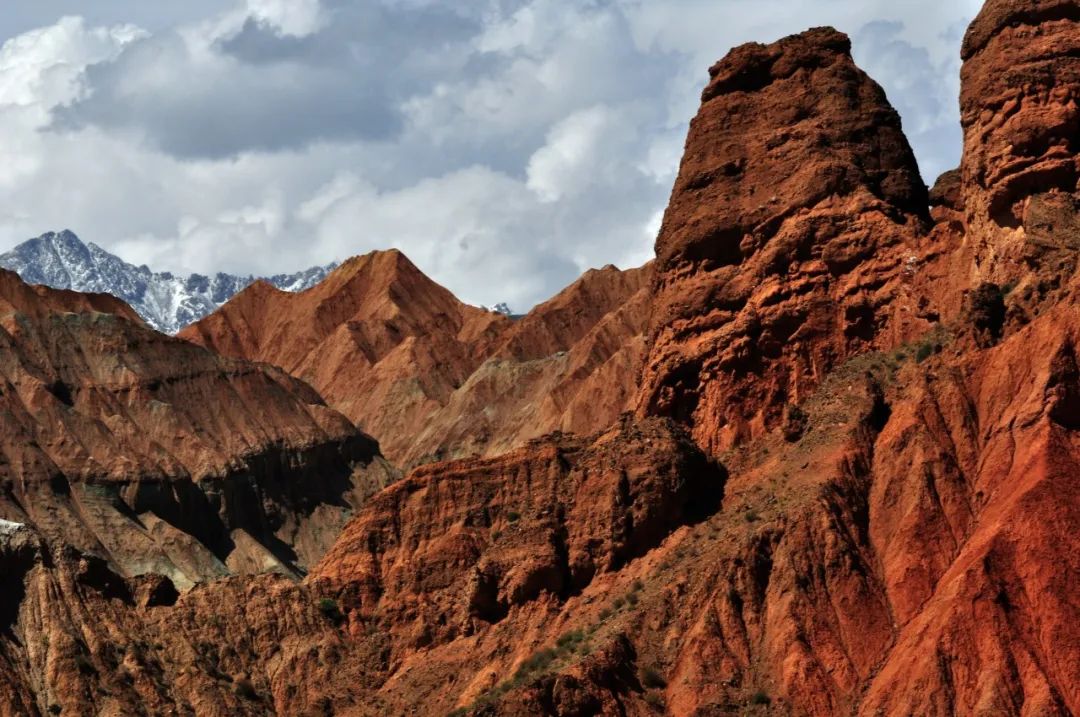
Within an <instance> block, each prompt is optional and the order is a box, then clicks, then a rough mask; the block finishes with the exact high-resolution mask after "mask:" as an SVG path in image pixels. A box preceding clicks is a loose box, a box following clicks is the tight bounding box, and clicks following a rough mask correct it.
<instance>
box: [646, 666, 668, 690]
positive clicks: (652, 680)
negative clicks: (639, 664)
mask: <svg viewBox="0 0 1080 717" xmlns="http://www.w3.org/2000/svg"><path fill="white" fill-rule="evenodd" d="M640 678H641V684H642V685H644V686H645V687H647V688H648V689H650V690H661V689H663V688H665V687H667V680H665V679H664V676H663V675H661V674H660V673H659V672H657V671H656V670H654V669H653V668H651V667H645V668H643V669H642V670H641V675H640Z"/></svg>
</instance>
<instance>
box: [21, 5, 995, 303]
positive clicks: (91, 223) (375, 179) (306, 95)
mask: <svg viewBox="0 0 1080 717" xmlns="http://www.w3.org/2000/svg"><path fill="white" fill-rule="evenodd" d="M43 2H46V5H47V4H48V3H52V4H53V5H56V4H57V3H58V0H43ZM125 3H127V7H128V8H129V10H130V12H129V13H125V11H124V8H125ZM977 4H978V3H977V2H976V1H975V0H962V1H961V2H958V3H941V2H940V1H939V0H911V2H910V3H895V2H890V3H885V2H880V1H878V0H871V1H858V0H828V2H822V3H815V4H814V5H813V6H808V5H805V4H802V3H796V2H794V1H793V0H761V1H760V2H756V3H752V4H748V3H744V2H735V1H734V0H668V1H666V2H662V3H660V2H648V1H646V0H589V1H588V2H572V1H571V0H485V1H484V2H477V3H453V4H448V3H440V2H434V1H433V0H365V1H363V2H361V1H360V0H236V1H235V2H234V3H232V4H231V5H228V6H226V7H224V8H222V4H221V3H200V4H193V5H191V6H190V8H192V9H191V10H190V11H186V14H184V15H178V14H174V13H173V11H172V10H168V11H166V10H165V9H163V10H161V15H160V16H158V15H154V14H153V13H150V12H148V10H147V8H148V5H146V4H143V3H136V2H135V0H107V1H104V0H103V4H101V5H97V4H95V5H94V6H93V8H94V9H93V12H95V13H97V14H96V15H95V16H94V17H95V20H94V21H93V22H91V21H90V20H83V19H79V18H77V17H67V18H59V19H56V20H55V21H52V22H51V24H48V25H47V26H46V27H43V28H41V29H38V30H33V31H30V32H25V33H23V34H19V35H16V36H14V37H11V38H10V39H8V40H7V42H5V43H4V45H3V46H2V47H0V137H3V139H2V140H0V188H2V189H3V192H0V244H2V245H6V246H11V245H14V244H15V243H16V242H17V241H21V240H23V239H25V238H27V237H29V236H34V235H37V234H40V233H41V232H42V231H45V230H48V229H55V228H62V227H71V228H72V229H74V230H76V231H77V232H78V233H79V234H80V235H82V236H84V238H86V239H88V240H92V241H95V242H97V243H99V244H101V245H103V246H105V247H106V248H108V249H110V250H113V251H116V252H117V253H119V254H121V255H122V256H124V257H125V258H126V259H129V260H131V261H134V262H136V263H142V262H146V263H149V264H151V265H153V266H156V267H159V268H161V269H171V270H175V271H199V272H202V273H208V272H212V271H217V270H223V271H234V272H244V273H248V272H254V273H277V272H281V271H286V270H295V269H297V268H300V267H305V266H308V265H311V264H314V263H323V262H327V261H331V260H335V259H342V258H344V257H346V256H349V255H352V254H357V253H362V252H365V251H369V250H372V249H377V248H386V247H391V246H393V247H398V248H400V249H402V250H404V251H405V252H406V253H407V254H408V255H409V256H410V257H411V258H412V259H413V260H414V261H415V262H416V263H417V264H418V265H419V266H420V267H421V268H422V269H424V270H425V271H426V272H428V273H429V274H431V275H432V276H433V277H434V278H435V279H436V280H438V281H440V282H441V283H443V284H445V285H446V286H448V287H449V288H450V289H452V290H453V291H454V292H455V293H457V294H458V295H459V296H461V297H462V298H464V299H466V300H468V301H471V302H474V303H483V304H487V305H493V304H495V303H497V302H501V301H508V302H510V304H511V305H512V306H513V307H514V308H515V309H517V310H523V309H526V308H528V307H529V306H531V305H532V304H534V303H536V302H538V301H541V300H543V299H545V298H548V297H549V296H551V295H552V294H554V293H555V292H556V291H558V290H559V289H561V288H562V287H563V286H564V285H565V284H567V283H569V282H570V281H572V280H573V279H574V278H575V277H576V276H577V275H578V274H580V273H581V272H582V271H583V270H585V269H587V268H589V267H592V266H600V265H603V264H607V263H615V264H618V265H621V266H627V267H628V266H634V265H638V264H640V263H642V262H644V261H645V260H646V259H647V258H648V257H649V256H650V255H651V247H652V243H653V240H654V238H655V233H656V231H657V229H658V227H659V223H660V217H661V216H662V212H663V208H664V205H665V204H666V202H667V198H668V195H669V194H670V191H671V183H672V181H673V179H674V176H675V172H676V170H677V167H678V161H679V158H680V155H681V153H682V147H683V141H684V138H685V134H686V127H687V123H688V121H689V119H690V117H691V116H692V115H693V113H694V112H695V111H696V109H697V104H698V102H699V96H700V91H701V87H702V85H703V84H704V82H705V80H706V79H707V75H706V69H707V67H708V66H709V65H710V64H711V63H712V62H713V61H715V60H716V59H717V58H718V57H720V56H721V55H723V54H724V53H725V52H726V51H727V50H728V49H729V48H730V47H731V46H733V45H736V44H739V43H742V42H745V41H749V40H761V41H771V40H773V39H776V38H777V37H779V36H781V35H784V34H787V33H790V32H795V31H798V30H801V29H804V28H805V27H808V26H811V25H820V24H824V23H832V24H835V25H837V26H839V27H840V28H841V29H845V30H847V31H848V32H850V33H851V34H852V36H853V40H854V47H855V54H856V59H857V60H858V61H859V62H860V63H861V64H862V65H863V66H864V67H865V68H867V69H868V70H869V71H870V72H871V74H872V75H874V76H875V78H876V79H878V80H879V81H880V82H881V83H882V85H883V86H884V87H885V89H886V91H887V93H888V94H889V97H890V99H892V101H893V102H894V104H895V105H896V106H897V107H898V109H899V110H900V111H901V114H902V115H903V118H904V123H905V128H906V129H907V131H908V133H909V136H910V137H911V140H912V142H913V144H914V146H915V148H916V151H917V153H918V155H919V159H920V163H921V165H922V168H923V171H924V173H926V174H927V175H928V177H927V178H928V180H932V178H933V175H934V173H936V172H937V171H939V170H941V169H945V168H948V167H950V166H953V165H955V163H956V162H957V160H958V158H959V150H960V147H959V138H958V130H957V124H958V119H957V106H956V105H957V102H956V93H957V89H958V82H957V79H956V78H957V74H958V69H959V64H958V59H957V56H958V48H959V42H960V34H961V32H962V30H963V28H964V26H965V24H966V22H967V21H968V19H969V18H970V17H971V16H972V15H973V14H974V12H975V11H976V10H977V7H976V6H977ZM46 5H42V6H41V7H45V6H46ZM69 5H70V6H71V7H72V8H73V9H74V10H76V11H78V10H79V9H80V7H81V5H80V4H75V3H73V2H72V3H69ZM85 11H86V12H91V9H89V8H87V9H86V10H85ZM125 18H130V19H131V20H133V21H135V20H137V21H138V26H137V25H136V24H134V23H133V22H125ZM2 27H3V25H2V22H0V28H2Z"/></svg>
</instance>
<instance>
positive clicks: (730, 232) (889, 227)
mask: <svg viewBox="0 0 1080 717" xmlns="http://www.w3.org/2000/svg"><path fill="white" fill-rule="evenodd" d="M709 74H710V76H711V81H710V83H709V85H708V87H707V88H706V89H705V91H704V92H703V94H702V105H701V110H700V111H699V113H698V115H697V117H695V118H694V120H693V122H692V123H691V125H690V133H689V136H688V138H687V142H686V152H685V155H684V157H683V162H682V166H681V168H680V170H679V176H678V179H677V180H676V183H675V188H674V190H673V192H672V196H671V202H670V204H669V206H668V209H667V212H666V214H665V216H664V222H663V225H662V227H661V230H660V236H659V238H658V239H657V242H656V254H657V260H656V261H657V265H656V270H655V271H656V279H655V293H656V297H655V300H654V308H653V314H652V320H651V321H652V323H651V333H650V351H649V355H648V359H647V363H646V367H645V373H644V377H643V381H642V382H643V385H642V394H641V400H640V404H639V410H640V411H641V412H642V413H643V414H649V415H665V416H672V417H675V418H677V419H678V420H685V421H687V422H689V423H690V424H691V425H692V426H693V431H694V436H695V438H696V439H697V440H698V441H699V443H700V444H701V445H702V446H703V447H704V448H705V449H706V450H708V451H719V450H723V449H725V448H728V447H730V446H733V445H736V444H738V443H739V442H741V441H745V440H747V439H749V438H753V437H755V436H759V435H762V434H763V433H764V432H766V431H768V430H770V429H771V428H772V427H773V426H775V425H776V424H777V422H778V420H779V419H780V417H781V415H782V413H783V410H784V407H785V406H786V405H787V404H789V403H798V402H799V401H801V400H802V398H803V397H805V396H806V395H807V394H808V393H809V392H811V391H812V390H813V389H814V387H815V386H816V385H817V384H818V383H819V382H820V380H821V378H822V377H823V376H824V375H825V374H827V373H828V371H829V370H830V369H831V368H832V367H833V366H836V365H837V364H838V363H840V362H841V361H843V360H844V359H845V358H846V357H848V356H851V355H853V354H855V353H857V352H859V351H864V350H866V349H868V348H871V347H874V346H876V345H878V344H881V343H888V342H889V341H891V340H893V339H894V337H895V335H896V334H897V332H900V333H903V334H906V333H911V332H912V331H914V330H917V328H914V327H910V326H907V325H906V324H905V325H901V326H898V327H897V326H894V327H891V329H890V327H889V326H888V321H889V318H890V317H891V316H893V315H894V314H896V313H898V312H897V311H896V310H895V308H894V306H893V304H894V302H895V300H896V298H897V295H898V294H901V293H902V292H903V282H904V280H905V270H906V268H908V267H909V265H908V264H907V263H906V262H908V260H909V259H910V258H911V257H912V256H914V255H915V254H916V242H915V239H916V237H917V236H918V235H919V234H920V233H921V231H922V229H923V225H924V222H925V221H926V220H927V218H928V217H927V203H928V202H927V193H926V188H925V186H924V185H923V184H922V180H921V179H920V178H919V173H918V169H917V167H916V165H915V159H914V156H913V155H912V152H911V149H910V147H909V146H908V143H907V140H906V139H905V138H904V135H903V133H902V132H901V129H900V118H899V116H898V115H897V114H896V112H895V110H893V109H892V107H891V106H890V105H889V103H888V101H887V100H886V98H885V94H884V92H882V90H881V88H880V87H878V85H877V84H876V83H874V82H873V80H871V79H870V78H869V77H867V76H866V75H865V74H864V73H863V72H862V71H861V70H859V69H858V68H857V67H856V66H855V64H854V62H853V61H852V59H851V55H850V42H849V40H848V38H847V37H846V36H844V35H842V34H841V33H839V32H836V31H835V30H832V29H827V28H826V29H817V30H811V31H809V32H806V33H803V34H801V35H796V36H793V37H789V38H786V39H784V40H781V41H779V42H778V43H775V44H774V45H769V46H764V45H757V44H750V45H744V46H742V47H739V48H736V49H735V50H733V51H732V52H731V54H730V55H728V56H727V57H726V58H725V59H724V60H722V61H720V62H719V63H717V64H716V65H714V66H713V67H712V68H711V69H710V71H709ZM911 314H912V315H911V316H909V317H905V321H910V322H912V323H914V324H915V326H916V327H918V326H924V325H925V324H924V323H922V322H919V321H918V320H917V319H916V318H915V317H914V315H913V314H914V312H911ZM890 331H891V333H889V332H890Z"/></svg>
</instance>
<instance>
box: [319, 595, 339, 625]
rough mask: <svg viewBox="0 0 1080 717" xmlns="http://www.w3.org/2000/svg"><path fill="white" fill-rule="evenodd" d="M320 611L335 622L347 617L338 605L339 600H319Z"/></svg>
mask: <svg viewBox="0 0 1080 717" xmlns="http://www.w3.org/2000/svg"><path fill="white" fill-rule="evenodd" d="M319 612H321V613H322V614H323V615H325V616H326V617H327V618H329V619H330V620H333V621H334V622H340V621H341V620H342V619H343V618H344V617H345V616H344V615H342V614H341V609H340V608H339V607H338V604H337V602H335V601H334V600H332V599H330V598H323V599H321V600H319Z"/></svg>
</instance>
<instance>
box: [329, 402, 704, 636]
mask: <svg viewBox="0 0 1080 717" xmlns="http://www.w3.org/2000/svg"><path fill="white" fill-rule="evenodd" d="M723 487H724V473H723V470H722V469H721V468H720V467H718V466H716V465H714V464H712V463H711V462H710V461H709V460H708V459H706V458H705V457H704V456H703V455H701V454H700V453H699V452H698V450H697V449H696V448H695V447H694V445H693V444H692V443H691V442H690V440H689V438H688V437H687V436H686V435H685V434H683V433H681V432H680V431H678V430H677V429H675V428H674V427H673V426H672V425H671V424H670V423H667V422H664V421H662V420H657V419H652V420H650V421H647V422H645V423H641V424H639V423H635V422H632V421H631V420H630V419H629V417H625V418H624V419H623V420H622V421H621V422H620V423H619V425H618V426H616V427H614V428H613V429H612V430H611V431H610V432H608V433H606V434H602V435H600V436H597V437H595V438H593V439H588V440H585V439H580V438H573V437H563V436H560V435H558V434H556V435H554V436H552V437H549V438H545V439H540V440H538V441H536V442H533V443H531V444H529V445H528V446H526V447H524V448H521V449H519V450H517V451H514V452H511V453H508V454H506V455H503V456H500V457H499V458H494V459H483V460H482V459H475V460H472V461H463V462H458V463H442V464H433V465H430V466H425V467H422V468H420V469H418V470H416V471H415V472H414V473H412V474H411V475H410V476H408V477H407V478H406V479H404V480H402V481H400V482H399V483H398V484H397V485H395V486H394V487H393V488H392V489H391V490H387V491H383V492H382V493H380V494H379V495H378V496H377V497H375V498H374V499H373V502H372V503H371V504H370V505H369V506H368V507H367V508H365V510H364V511H363V514H362V515H361V516H359V517H358V518H357V519H356V520H354V521H353V522H352V523H351V524H350V525H349V527H348V529H347V531H346V532H345V533H343V535H342V537H341V539H340V540H339V541H338V543H337V544H336V545H335V547H334V550H333V551H331V552H330V553H329V554H327V556H326V557H325V558H324V559H323V560H322V562H321V563H320V564H319V567H318V568H317V569H316V570H315V571H314V572H313V573H312V576H311V578H312V580H314V581H315V582H316V584H318V585H319V586H320V589H321V590H323V591H329V592H331V593H334V594H335V595H338V596H340V597H341V599H342V604H343V605H344V606H345V607H347V608H350V609H353V610H357V611H358V613H359V615H361V616H363V618H365V619H373V618H376V617H377V618H378V619H380V620H383V621H385V622H387V623H388V624H390V625H393V626H395V627H394V629H400V630H405V631H408V632H409V633H410V634H412V635H415V636H417V639H418V642H417V644H416V645H414V647H424V646H427V645H429V644H432V643H435V644H442V643H445V642H448V641H450V640H452V639H454V638H456V637H459V636H462V635H470V634H472V633H474V632H475V631H476V630H477V629H478V623H496V622H499V621H501V620H502V619H504V618H505V617H506V616H507V615H508V614H509V613H510V611H511V610H512V609H513V608H515V607H516V606H520V605H523V604H525V603H528V602H531V601H534V600H536V599H537V598H538V597H539V596H540V595H541V594H542V593H548V594H550V595H553V596H556V597H561V598H566V597H568V596H570V595H575V594H578V593H580V592H581V591H582V590H583V589H584V588H585V587H586V586H588V585H589V584H590V583H591V582H592V580H593V579H594V578H595V577H596V576H597V575H598V574H601V573H607V572H612V571H617V570H619V569H620V568H622V567H623V566H624V565H626V564H627V563H628V562H629V561H630V560H632V559H633V558H636V557H640V556H641V555H643V554H644V553H646V552H647V551H648V550H650V549H651V548H653V547H655V546H656V545H658V544H659V543H660V542H661V541H662V540H663V539H664V537H665V536H666V535H667V534H669V533H670V532H671V531H672V530H674V529H675V528H677V527H678V526H680V525H682V524H685V523H687V522H690V521H693V520H699V519H701V518H703V517H705V516H707V515H709V514H710V513H711V512H713V511H714V510H715V509H716V507H717V506H718V505H719V503H720V500H721V497H722V495H723ZM393 636H394V637H396V638H400V635H396V634H395V635H393Z"/></svg>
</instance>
